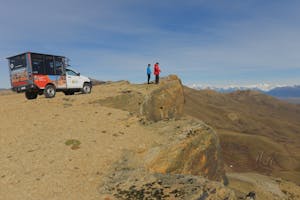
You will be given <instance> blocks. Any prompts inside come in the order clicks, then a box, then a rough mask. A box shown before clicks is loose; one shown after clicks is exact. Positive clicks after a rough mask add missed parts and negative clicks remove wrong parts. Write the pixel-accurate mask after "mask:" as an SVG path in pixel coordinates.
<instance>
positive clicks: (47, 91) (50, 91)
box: [44, 85, 56, 98]
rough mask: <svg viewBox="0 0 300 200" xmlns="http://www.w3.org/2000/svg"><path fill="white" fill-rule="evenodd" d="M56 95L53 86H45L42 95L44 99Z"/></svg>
mask: <svg viewBox="0 0 300 200" xmlns="http://www.w3.org/2000/svg"><path fill="white" fill-rule="evenodd" d="M55 94H56V88H55V86H54V85H47V86H46V87H45V90H44V95H45V97H46V98H53V97H55Z"/></svg>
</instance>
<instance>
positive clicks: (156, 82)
mask: <svg viewBox="0 0 300 200" xmlns="http://www.w3.org/2000/svg"><path fill="white" fill-rule="evenodd" d="M158 83H159V75H155V84H158Z"/></svg>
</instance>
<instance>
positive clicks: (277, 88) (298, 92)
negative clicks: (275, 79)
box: [189, 83, 300, 98]
mask: <svg viewBox="0 0 300 200" xmlns="http://www.w3.org/2000/svg"><path fill="white" fill-rule="evenodd" d="M189 87H191V88H194V89H197V90H203V89H210V90H215V91H218V92H221V93H229V92H234V91H237V90H256V91H261V92H263V93H266V94H269V95H271V96H275V97H282V98H287V97H300V85H294V86H288V85H271V84H266V83H263V84H257V85H244V86H239V85H228V86H220V87H219V86H209V85H201V84H191V85H189Z"/></svg>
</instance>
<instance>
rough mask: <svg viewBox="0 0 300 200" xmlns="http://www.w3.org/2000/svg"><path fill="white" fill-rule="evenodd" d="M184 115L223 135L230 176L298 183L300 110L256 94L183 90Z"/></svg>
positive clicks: (221, 137) (225, 157)
mask: <svg viewBox="0 0 300 200" xmlns="http://www.w3.org/2000/svg"><path fill="white" fill-rule="evenodd" d="M184 92H185V100H186V106H185V113H186V114H188V115H191V116H193V117H195V118H197V119H199V120H203V121H204V122H205V123H207V124H209V125H210V126H212V127H213V128H214V129H215V130H217V133H218V134H219V136H220V141H221V146H222V149H223V151H222V153H223V155H224V159H225V164H226V169H227V171H230V172H258V173H262V174H265V175H272V176H275V177H281V178H283V179H287V180H291V181H294V182H295V183H297V184H300V182H299V180H300V171H299V169H300V168H299V166H300V157H299V155H300V154H299V153H300V146H299V144H300V120H299V119H300V108H299V106H297V105H292V104H289V103H285V102H282V101H279V100H277V99H275V98H273V97H270V96H267V95H264V94H262V93H259V92H255V91H237V92H234V93H231V94H220V93H217V92H214V91H209V90H203V91H196V90H193V89H190V88H185V89H184Z"/></svg>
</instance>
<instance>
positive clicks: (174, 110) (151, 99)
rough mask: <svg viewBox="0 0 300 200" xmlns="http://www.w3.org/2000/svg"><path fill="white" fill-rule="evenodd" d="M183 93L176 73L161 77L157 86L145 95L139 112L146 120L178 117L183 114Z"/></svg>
mask: <svg viewBox="0 0 300 200" xmlns="http://www.w3.org/2000/svg"><path fill="white" fill-rule="evenodd" d="M183 106H184V95H183V87H182V84H181V81H180V79H179V78H178V77H177V76H176V75H170V76H168V77H166V78H163V79H162V80H161V82H160V84H159V86H158V87H157V88H156V89H154V90H153V91H152V92H151V93H150V94H147V95H146V98H145V101H144V103H143V104H142V106H141V114H143V115H145V116H146V118H147V119H148V120H151V121H159V120H164V119H178V118H180V117H181V116H182V114H183Z"/></svg>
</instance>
